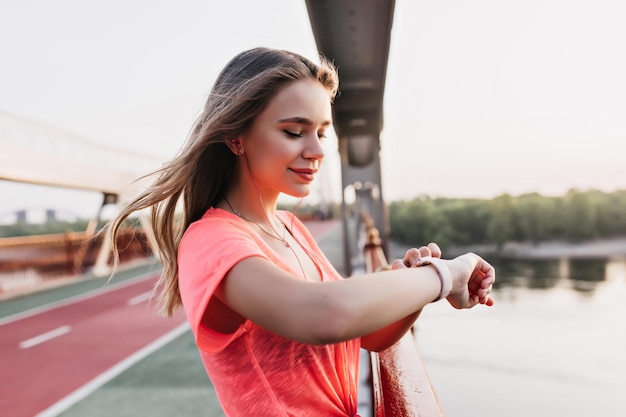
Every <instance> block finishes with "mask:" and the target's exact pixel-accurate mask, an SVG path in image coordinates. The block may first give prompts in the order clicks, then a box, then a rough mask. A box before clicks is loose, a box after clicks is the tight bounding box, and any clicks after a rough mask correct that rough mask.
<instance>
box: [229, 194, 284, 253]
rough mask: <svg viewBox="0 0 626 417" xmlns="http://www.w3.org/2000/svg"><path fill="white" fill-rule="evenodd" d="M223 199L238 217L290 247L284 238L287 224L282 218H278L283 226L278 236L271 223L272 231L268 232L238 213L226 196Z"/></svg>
mask: <svg viewBox="0 0 626 417" xmlns="http://www.w3.org/2000/svg"><path fill="white" fill-rule="evenodd" d="M224 201H226V204H228V208H229V209H230V210H231V211H232V212H233V213H235V214H236V215H237V217H240V218H242V219H244V220H245V221H247V222H250V223H252V224H254V225H256V227H258V228H259V229H261V231H262V232H263V233H265V234H266V235H268V236H271V237H273V238H274V239H278V240H280V241H281V242H282V243H283V245H285V246H286V247H288V248H291V245H290V244H289V242H287V239H285V236H286V235H287V225H286V224H285V223H283V221H282V220H280V218H279V219H278V220H279V221H280V224H282V225H283V227H284V231H283V236H282V237H280V236H279V235H278V232H276V230H274V228H273V227H272V226H271V225H270V227H272V231H273V232H274V233H270V232H268V231H267V230H265V229H264V228H263V227H261V225H260V224H258V223H257V222H255V221H254V220H250V219H248V218H247V217H246V216H244V215H243V214H241V213H239V212H238V211H237V210H235V208H234V207H233V206H232V204H230V201H228V198H226V197H224Z"/></svg>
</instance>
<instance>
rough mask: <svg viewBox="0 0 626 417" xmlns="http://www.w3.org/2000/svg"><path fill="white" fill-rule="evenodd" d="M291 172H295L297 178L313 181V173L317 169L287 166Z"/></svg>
mask: <svg viewBox="0 0 626 417" xmlns="http://www.w3.org/2000/svg"><path fill="white" fill-rule="evenodd" d="M289 170H290V171H291V172H293V173H294V174H296V175H297V176H298V177H299V178H301V179H303V180H304V181H308V182H310V181H313V180H314V179H315V174H316V173H317V169H311V168H289Z"/></svg>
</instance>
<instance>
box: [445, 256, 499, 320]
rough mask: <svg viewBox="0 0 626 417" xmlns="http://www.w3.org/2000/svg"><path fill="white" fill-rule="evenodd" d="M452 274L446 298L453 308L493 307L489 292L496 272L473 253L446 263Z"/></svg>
mask: <svg viewBox="0 0 626 417" xmlns="http://www.w3.org/2000/svg"><path fill="white" fill-rule="evenodd" d="M447 266H448V269H450V273H451V274H452V291H451V292H450V294H449V295H448V297H447V300H448V302H449V303H450V304H451V305H452V306H453V307H454V308H458V309H461V308H472V307H474V306H475V305H477V304H485V305H487V306H492V305H493V299H492V298H491V290H492V289H493V283H494V282H495V280H496V271H495V269H494V268H493V266H491V265H490V264H489V263H488V262H487V261H485V260H484V259H483V258H481V257H480V256H478V255H476V254H474V253H466V254H465V255H461V256H458V257H456V258H454V259H453V260H451V261H447Z"/></svg>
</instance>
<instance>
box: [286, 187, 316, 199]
mask: <svg viewBox="0 0 626 417" xmlns="http://www.w3.org/2000/svg"><path fill="white" fill-rule="evenodd" d="M284 194H287V195H289V196H291V197H296V198H304V197H307V196H308V195H309V194H311V187H308V186H307V187H302V188H298V189H293V188H292V189H291V190H289V191H284Z"/></svg>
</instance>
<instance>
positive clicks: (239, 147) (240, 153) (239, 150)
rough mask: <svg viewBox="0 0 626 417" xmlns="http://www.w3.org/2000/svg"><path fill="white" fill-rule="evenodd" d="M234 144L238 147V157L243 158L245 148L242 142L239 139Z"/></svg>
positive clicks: (234, 140)
mask: <svg viewBox="0 0 626 417" xmlns="http://www.w3.org/2000/svg"><path fill="white" fill-rule="evenodd" d="M231 142H232V144H233V145H235V146H237V155H238V156H241V155H243V148H242V147H241V141H240V140H239V139H233V140H232V141H231Z"/></svg>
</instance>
